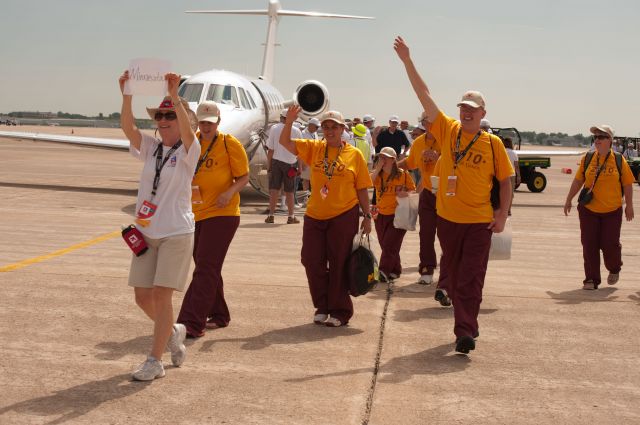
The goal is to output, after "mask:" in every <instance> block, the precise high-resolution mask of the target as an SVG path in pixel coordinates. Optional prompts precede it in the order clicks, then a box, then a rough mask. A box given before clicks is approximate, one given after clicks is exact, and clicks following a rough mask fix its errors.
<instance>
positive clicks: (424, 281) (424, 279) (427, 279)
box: [418, 274, 433, 285]
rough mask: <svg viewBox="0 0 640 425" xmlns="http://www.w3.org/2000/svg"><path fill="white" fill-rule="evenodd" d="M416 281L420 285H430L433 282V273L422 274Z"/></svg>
mask: <svg viewBox="0 0 640 425" xmlns="http://www.w3.org/2000/svg"><path fill="white" fill-rule="evenodd" d="M418 283H419V284H421V285H431V284H432V283H433V275H432V274H423V275H421V276H420V279H418Z"/></svg>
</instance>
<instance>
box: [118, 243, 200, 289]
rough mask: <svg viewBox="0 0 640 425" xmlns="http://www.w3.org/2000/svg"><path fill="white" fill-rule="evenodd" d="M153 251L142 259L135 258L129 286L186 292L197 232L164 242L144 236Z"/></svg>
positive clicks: (133, 258) (150, 250) (132, 263)
mask: <svg viewBox="0 0 640 425" xmlns="http://www.w3.org/2000/svg"><path fill="white" fill-rule="evenodd" d="M144 240H145V242H147V246H148V247H149V249H148V250H147V252H145V253H144V254H142V255H141V256H140V257H136V256H135V255H133V257H132V258H131V269H130V270H129V286H134V287H136V288H153V287H154V286H162V287H165V288H173V289H175V290H177V291H182V290H183V289H184V286H185V284H186V282H187V275H188V273H189V266H190V265H191V256H192V254H193V233H186V234H184V235H176V236H169V237H166V238H162V239H151V238H148V237H146V236H145V237H144Z"/></svg>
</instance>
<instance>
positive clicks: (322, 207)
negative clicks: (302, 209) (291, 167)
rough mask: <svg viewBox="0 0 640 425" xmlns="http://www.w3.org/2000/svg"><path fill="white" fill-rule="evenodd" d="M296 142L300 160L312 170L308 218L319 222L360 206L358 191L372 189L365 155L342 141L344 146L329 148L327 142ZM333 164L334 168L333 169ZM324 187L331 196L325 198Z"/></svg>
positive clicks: (297, 140) (299, 140) (298, 140)
mask: <svg viewBox="0 0 640 425" xmlns="http://www.w3.org/2000/svg"><path fill="white" fill-rule="evenodd" d="M293 141H294V142H295V144H296V149H297V151H298V158H299V159H301V160H303V161H304V162H305V163H306V164H309V167H310V168H311V196H310V198H309V203H308V204H307V213H306V214H307V215H308V216H309V217H311V218H315V219H316V220H328V219H330V218H333V217H337V216H339V215H340V214H342V213H344V212H347V211H349V210H350V209H351V208H353V207H354V206H355V205H357V204H358V195H357V191H358V190H360V189H367V188H370V187H371V186H372V183H371V177H370V176H369V170H368V168H367V162H366V161H365V159H364V157H363V156H362V152H360V151H359V150H358V149H356V148H354V147H353V146H351V145H350V144H348V143H344V142H343V144H342V147H340V148H337V147H332V146H328V145H327V142H326V140H324V139H323V140H305V139H293ZM325 152H326V156H327V166H328V168H329V171H332V172H333V174H332V177H331V179H329V177H328V176H327V174H326V173H325ZM334 161H335V166H333V167H332V164H333V163H334ZM331 169H332V170H331ZM329 174H331V173H329ZM325 185H326V186H327V188H328V194H327V196H326V198H324V199H323V197H322V196H321V194H320V190H321V189H322V187H323V186H325Z"/></svg>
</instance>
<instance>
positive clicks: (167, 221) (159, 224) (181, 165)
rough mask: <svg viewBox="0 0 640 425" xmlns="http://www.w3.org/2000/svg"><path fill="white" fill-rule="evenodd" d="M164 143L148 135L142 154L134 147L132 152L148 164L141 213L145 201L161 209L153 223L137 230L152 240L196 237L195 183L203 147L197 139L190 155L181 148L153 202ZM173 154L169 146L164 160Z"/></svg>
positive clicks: (143, 177)
mask: <svg viewBox="0 0 640 425" xmlns="http://www.w3.org/2000/svg"><path fill="white" fill-rule="evenodd" d="M158 145H162V141H161V140H159V139H156V138H154V137H151V136H149V135H148V134H144V133H143V134H142V142H141V144H140V150H137V149H136V148H134V147H133V146H130V147H129V152H130V153H131V155H132V156H133V157H134V158H137V159H139V160H140V161H143V162H144V167H143V168H142V174H141V175H140V186H139V187H138V200H137V201H136V210H135V213H137V212H138V211H139V210H140V206H141V205H142V203H143V202H144V201H150V202H152V203H153V204H155V205H157V209H156V212H155V214H154V215H153V217H152V218H151V223H150V224H149V225H148V226H147V227H142V226H137V227H138V229H139V230H140V231H141V232H142V233H143V234H144V235H145V236H147V237H149V238H152V239H160V238H166V237H169V236H176V235H182V234H185V233H193V231H194V230H195V221H194V219H193V211H192V210H191V181H192V180H193V173H194V172H195V170H196V164H197V163H198V158H199V157H200V143H199V142H198V139H195V140H194V141H193V143H192V144H191V147H190V148H189V152H187V150H186V149H185V147H184V145H181V146H180V147H179V148H178V149H176V150H175V151H174V152H173V153H172V154H171V157H170V158H169V159H168V160H167V162H166V163H165V165H164V167H162V170H161V171H160V182H159V183H158V189H157V190H156V196H155V197H154V198H153V200H152V199H151V191H152V190H153V179H154V177H155V175H156V157H155V155H154V153H155V152H156V148H157V147H158ZM169 150H171V147H169V146H162V158H163V159H164V158H165V157H166V155H167V153H168V152H169Z"/></svg>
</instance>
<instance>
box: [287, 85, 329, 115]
mask: <svg viewBox="0 0 640 425" xmlns="http://www.w3.org/2000/svg"><path fill="white" fill-rule="evenodd" d="M293 101H294V102H295V103H296V104H298V105H300V107H301V108H302V114H301V115H303V117H301V118H303V119H305V118H306V119H309V118H311V117H315V116H318V115H320V114H322V113H323V112H325V111H326V110H328V109H329V90H327V88H326V87H325V85H324V84H322V83H321V82H320V81H316V80H307V81H304V82H302V83H301V84H300V85H299V86H298V88H297V89H296V91H295V92H294V93H293ZM306 119H305V120H306Z"/></svg>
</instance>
